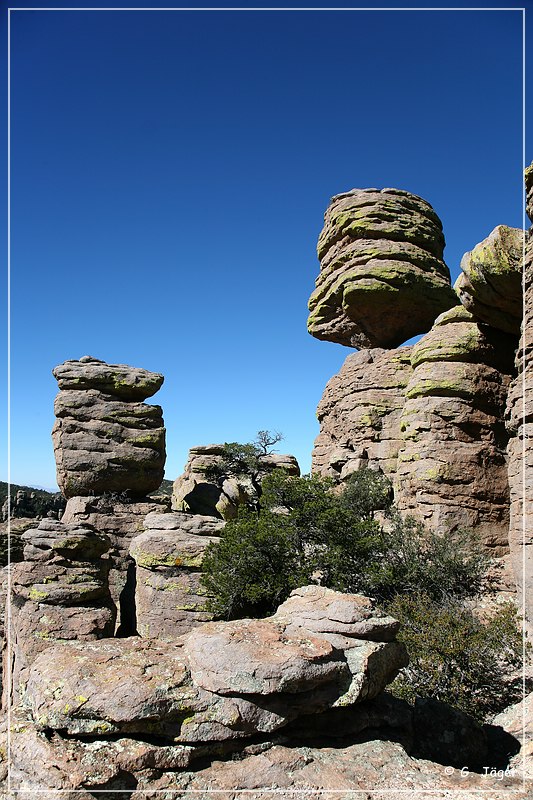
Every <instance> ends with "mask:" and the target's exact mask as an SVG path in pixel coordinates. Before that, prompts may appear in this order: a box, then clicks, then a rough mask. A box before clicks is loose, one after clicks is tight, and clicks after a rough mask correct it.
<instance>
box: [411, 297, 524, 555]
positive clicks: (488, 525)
mask: <svg viewBox="0 0 533 800" xmlns="http://www.w3.org/2000/svg"><path fill="white" fill-rule="evenodd" d="M515 343H516V340H515V338H514V337H512V336H510V335H507V334H505V333H503V332H501V331H497V330H495V329H494V328H490V327H489V326H487V325H483V324H481V323H478V322H477V321H476V320H475V319H474V317H472V315H471V314H470V313H469V312H468V311H467V310H466V309H464V308H463V307H462V306H458V307H456V308H453V309H451V310H450V311H447V312H446V313H444V314H442V315H441V316H440V317H439V318H438V319H437V321H436V322H435V325H434V326H433V328H432V329H431V331H430V332H429V333H428V334H426V336H424V337H423V338H422V339H421V340H420V341H419V342H418V343H417V344H416V345H415V346H414V347H413V350H412V354H411V364H412V366H413V368H414V369H413V373H412V376H411V379H410V381H409V383H408V384H407V387H406V400H405V404H404V408H403V411H402V415H401V420H400V428H401V435H402V437H403V440H404V443H403V447H402V448H401V450H400V453H399V457H398V469H397V474H396V478H395V495H396V500H397V503H398V506H399V508H400V510H402V511H407V512H409V513H411V514H413V515H414V516H415V517H418V518H419V519H421V520H422V521H424V522H426V523H428V524H430V525H431V527H433V528H434V529H435V530H441V531H443V532H444V531H446V530H450V529H456V528H458V527H467V528H475V529H477V530H478V532H479V533H480V535H481V537H482V539H483V541H484V543H485V545H486V546H488V547H490V548H492V553H493V555H496V556H501V555H503V554H504V553H505V552H507V549H508V542H507V539H508V526H509V488H508V483H507V463H506V445H507V435H506V432H505V425H504V411H505V403H506V396H507V389H508V387H509V383H510V380H511V378H512V375H513V371H514V365H513V357H514V347H515Z"/></svg>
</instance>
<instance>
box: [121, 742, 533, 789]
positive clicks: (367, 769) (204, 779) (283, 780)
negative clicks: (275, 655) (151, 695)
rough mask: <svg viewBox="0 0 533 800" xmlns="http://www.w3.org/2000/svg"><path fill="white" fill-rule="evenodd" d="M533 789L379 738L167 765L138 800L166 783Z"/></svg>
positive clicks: (244, 786)
mask: <svg viewBox="0 0 533 800" xmlns="http://www.w3.org/2000/svg"><path fill="white" fill-rule="evenodd" d="M531 788H532V787H531V785H530V783H529V782H527V783H526V784H523V782H522V780H521V777H520V776H519V775H514V776H513V775H511V776H505V775H502V776H500V775H497V774H496V775H494V776H490V775H488V776H486V775H484V774H477V773H468V774H466V775H462V774H461V771H460V770H458V769H455V770H453V771H452V772H451V773H450V768H449V767H445V766H443V765H440V764H435V763H433V762H431V761H424V760H416V759H413V758H412V757H411V756H410V755H408V754H407V753H406V751H405V749H404V748H403V747H402V745H401V744H398V743H396V742H394V741H380V740H379V739H377V738H376V739H372V740H370V741H368V740H365V741H363V742H359V743H356V744H348V745H346V746H341V747H294V746H286V745H283V744H279V745H275V746H273V747H270V748H268V749H264V751H263V752H261V751H259V752H256V753H253V752H252V753H250V754H249V755H247V756H246V757H245V758H242V759H240V760H226V761H223V760H217V761H214V762H212V763H211V764H210V765H209V766H208V767H205V768H203V769H201V770H197V771H195V772H191V771H190V770H187V771H183V772H174V773H170V772H169V773H167V774H164V775H162V776H161V777H160V778H159V779H155V780H154V779H153V778H152V780H151V782H150V783H149V784H148V786H147V785H146V783H145V780H141V781H140V782H139V785H138V787H137V789H138V792H134V793H133V794H132V800H141V798H149V799H150V800H156V798H157V797H158V795H157V794H156V790H159V791H161V790H164V789H167V790H170V789H172V790H174V791H183V796H184V797H185V796H189V795H186V794H185V793H186V792H191V791H194V792H195V793H196V795H195V796H200V797H202V798H203V800H207V798H210V797H211V796H215V797H223V798H224V800H239V798H241V797H242V796H243V792H245V793H246V795H247V796H249V797H252V798H253V800H268V798H271V797H272V795H273V793H275V796H276V797H277V798H280V799H281V800H294V798H295V797H298V796H302V795H303V796H307V797H313V798H314V797H315V796H317V797H318V796H322V795H324V794H325V795H328V794H332V796H334V797H335V796H338V797H340V798H343V799H344V798H351V797H357V796H359V795H360V796H361V797H364V798H365V800H367V798H371V799H372V800H391V798H394V800H401V798H404V797H410V796H412V797H418V795H419V794H420V796H422V797H429V798H431V800H449V798H454V800H472V798H473V797H478V796H479V797H483V796H484V794H485V792H487V793H488V794H487V795H486V796H487V797H490V798H491V800H508V798H509V796H510V795H512V797H513V798H515V797H516V798H517V800H526V798H528V797H530V791H531ZM145 789H146V790H147V791H146V792H145V791H144V790H145ZM150 790H153V794H151V793H150ZM337 793H338V794H337Z"/></svg>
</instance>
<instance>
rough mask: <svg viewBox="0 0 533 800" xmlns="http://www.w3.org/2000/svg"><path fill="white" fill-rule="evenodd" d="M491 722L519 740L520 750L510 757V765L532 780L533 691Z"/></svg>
mask: <svg viewBox="0 0 533 800" xmlns="http://www.w3.org/2000/svg"><path fill="white" fill-rule="evenodd" d="M492 724H493V725H500V726H501V727H502V728H503V730H504V731H506V732H507V733H509V734H511V735H512V736H514V737H515V738H516V739H517V740H518V741H519V742H520V744H521V750H520V752H519V753H518V754H517V755H516V756H514V758H512V759H511V766H512V767H514V768H515V769H516V770H517V771H518V772H523V774H524V775H525V777H526V778H528V779H529V780H530V781H532V782H533V692H530V693H529V694H526V695H524V697H523V699H522V700H520V702H519V703H515V705H512V706H510V707H509V708H506V709H505V711H502V712H501V714H498V715H497V716H496V717H494V719H493V720H492Z"/></svg>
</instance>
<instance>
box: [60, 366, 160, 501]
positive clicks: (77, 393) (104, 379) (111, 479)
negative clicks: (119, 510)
mask: <svg viewBox="0 0 533 800" xmlns="http://www.w3.org/2000/svg"><path fill="white" fill-rule="evenodd" d="M53 373H54V375H55V376H56V377H57V379H58V381H59V385H60V389H61V391H60V392H59V394H58V395H57V397H56V400H55V404H54V410H55V415H56V421H55V424H54V428H53V431H52V441H53V443H54V451H55V457H56V465H57V481H58V485H59V487H60V489H61V491H62V492H63V494H64V495H65V497H67V498H68V497H75V496H77V495H90V494H103V493H104V492H119V493H120V492H124V491H128V492H129V493H130V494H131V495H136V496H140V497H142V496H145V495H147V494H149V493H150V492H152V491H154V490H155V489H157V488H158V487H159V486H160V484H161V481H162V480H163V474H164V466H165V428H164V426H163V416H162V411H161V408H160V406H149V405H145V404H144V403H141V402H139V401H138V400H137V398H141V399H142V398H144V397H148V396H150V395H151V394H153V393H154V392H155V391H157V389H158V388H159V387H160V386H161V383H162V381H163V379H162V376H161V375H158V374H156V373H150V372H147V371H146V370H136V369H134V368H132V367H126V366H124V365H121V364H119V365H116V364H105V363H104V362H102V361H96V360H95V359H90V360H89V361H85V360H84V359H81V360H80V361H66V362H65V363H64V364H61V365H60V366H59V367H56V368H55V369H54V370H53Z"/></svg>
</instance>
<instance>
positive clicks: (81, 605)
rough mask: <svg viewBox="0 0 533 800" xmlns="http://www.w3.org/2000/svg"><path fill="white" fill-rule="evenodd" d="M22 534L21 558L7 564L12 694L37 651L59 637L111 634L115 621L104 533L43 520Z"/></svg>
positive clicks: (83, 637) (24, 677) (100, 636)
mask: <svg viewBox="0 0 533 800" xmlns="http://www.w3.org/2000/svg"><path fill="white" fill-rule="evenodd" d="M22 539H23V540H24V541H25V547H24V561H21V562H20V563H18V564H15V565H13V566H12V568H11V569H12V604H11V608H12V613H11V641H12V648H13V670H12V675H13V692H14V696H15V697H16V696H17V689H18V685H19V684H20V683H21V682H22V683H24V681H25V679H26V672H27V669H28V667H29V665H31V664H32V663H33V661H34V659H35V658H36V656H37V654H38V653H40V652H41V651H43V650H44V649H46V648H48V647H50V646H51V645H52V644H54V643H55V642H57V641H64V640H91V639H100V638H102V637H106V636H111V635H112V633H113V631H114V624H115V607H114V604H113V602H112V600H111V596H110V593H109V586H108V571H109V564H108V562H107V561H105V560H104V559H103V558H102V555H103V554H104V553H106V552H107V550H108V548H109V540H108V539H107V537H106V536H104V535H103V534H100V533H98V532H97V531H95V530H94V529H93V528H92V527H91V526H89V525H78V524H73V525H66V524H64V523H62V522H58V521H56V520H50V519H45V520H42V521H41V522H40V523H39V526H38V527H37V528H35V529H33V530H29V531H26V532H25V533H24V534H23V535H22Z"/></svg>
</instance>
